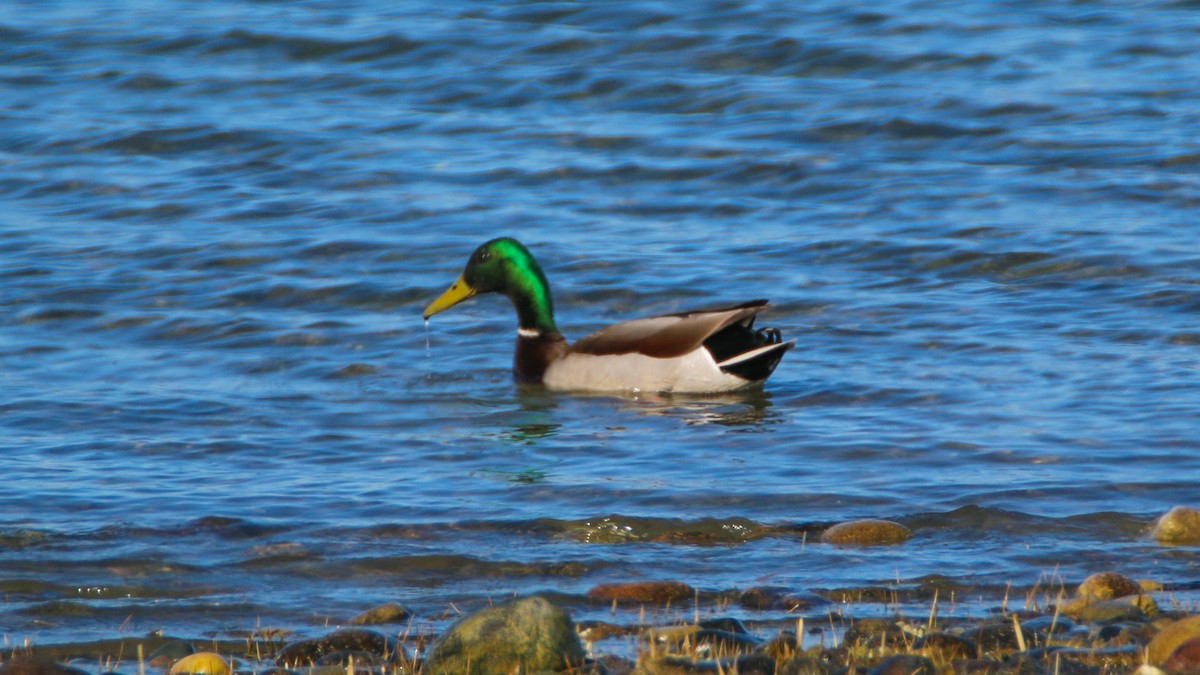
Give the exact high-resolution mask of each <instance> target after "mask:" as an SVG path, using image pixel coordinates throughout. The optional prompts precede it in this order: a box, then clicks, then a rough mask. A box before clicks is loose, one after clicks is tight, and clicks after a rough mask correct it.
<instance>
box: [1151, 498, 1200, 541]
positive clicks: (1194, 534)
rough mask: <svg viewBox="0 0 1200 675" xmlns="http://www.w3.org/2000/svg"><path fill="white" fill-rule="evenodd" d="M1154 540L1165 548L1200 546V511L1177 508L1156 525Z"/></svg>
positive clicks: (1166, 514)
mask: <svg viewBox="0 0 1200 675" xmlns="http://www.w3.org/2000/svg"><path fill="white" fill-rule="evenodd" d="M1154 539H1155V540H1156V541H1157V542H1158V543H1160V544H1163V545H1164V546H1200V511H1198V510H1196V509H1193V508H1192V507H1190V506H1176V507H1175V508H1173V509H1171V510H1170V511H1167V512H1166V513H1164V514H1163V515H1162V517H1161V518H1159V519H1158V522H1157V523H1155V524H1154Z"/></svg>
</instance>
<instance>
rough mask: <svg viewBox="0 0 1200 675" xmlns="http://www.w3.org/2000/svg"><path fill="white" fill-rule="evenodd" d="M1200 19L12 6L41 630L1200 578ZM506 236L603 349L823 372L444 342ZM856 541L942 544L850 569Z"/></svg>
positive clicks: (10, 400)
mask: <svg viewBox="0 0 1200 675" xmlns="http://www.w3.org/2000/svg"><path fill="white" fill-rule="evenodd" d="M1198 31H1200V11H1198V8H1197V7H1196V5H1195V4H1194V3H1187V2H1156V3H1147V4H1142V5H1139V6H1138V7H1137V8H1136V9H1133V8H1130V7H1129V6H1127V5H1126V4H1124V3H1106V2H1049V3H1047V2H1039V3H1031V2H987V3H961V4H929V3H923V2H903V3H894V4H892V5H879V4H878V3H871V4H863V5H855V4H853V3H850V4H847V3H844V2H837V3H834V2H810V3H802V4H800V5H798V4H797V3H791V2H717V1H712V2H699V3H688V4H686V5H684V4H681V3H659V2H649V1H638V2H629V3H619V4H612V3H572V2H563V3H523V2H486V3H484V2H455V1H444V2H436V3H434V2H404V3H390V2H371V1H369V0H359V1H350V2H347V1H345V0H339V1H338V2H304V3H287V4H278V3H269V2H251V1H248V0H247V1H235V0H227V1H212V2H184V3H153V2H137V1H135V0H130V1H128V2H117V1H112V0H109V1H105V2H95V3H79V2H58V3H43V2H36V3H35V2H7V3H3V4H0V203H2V204H3V210H2V212H0V277H2V278H3V279H2V286H0V289H2V291H0V305H2V308H3V309H2V311H0V430H2V437H0V445H2V448H0V451H2V456H0V471H2V473H3V477H2V479H0V590H3V591H4V593H5V598H6V602H5V603H4V604H3V606H0V627H3V632H4V634H5V636H6V639H7V640H9V641H10V643H13V644H17V643H21V642H23V641H25V640H30V641H33V642H43V643H45V642H55V641H62V640H73V639H84V638H92V637H112V636H114V635H116V634H118V633H123V632H127V631H134V632H139V631H140V632H144V631H147V630H153V629H157V628H161V627H163V626H167V627H169V628H170V632H172V633H176V634H212V635H217V636H228V635H237V634H239V631H249V630H253V629H254V628H255V627H256V626H278V627H282V628H286V629H289V630H294V631H297V632H299V633H302V634H303V633H319V632H321V631H323V630H325V629H326V627H327V626H329V625H332V624H336V623H338V622H341V621H344V620H345V619H346V618H348V617H349V616H352V615H353V614H355V613H357V612H358V611H361V610H363V609H366V608H367V607H370V606H372V605H375V604H380V603H383V602H390V601H396V602H401V603H404V604H406V605H408V606H410V607H411V608H413V609H414V611H415V612H416V613H417V615H418V617H420V621H421V622H423V623H421V625H422V626H426V625H427V626H430V627H432V628H433V629H436V627H437V626H440V625H441V623H440V622H441V621H442V620H443V619H445V618H446V614H444V612H445V611H446V608H447V607H448V606H451V605H452V604H453V606H454V607H458V608H462V609H469V608H472V607H477V606H480V605H482V604H483V603H486V602H487V601H488V600H489V599H493V598H497V597H504V596H507V595H510V594H513V593H528V592H535V591H540V592H550V593H553V594H555V597H556V598H557V599H558V600H559V601H560V602H562V603H563V604H565V605H567V606H568V607H570V608H572V610H573V612H574V613H575V614H576V616H577V617H588V616H602V617H605V618H606V619H608V620H615V621H621V620H629V621H636V620H637V615H636V613H634V614H632V615H629V616H626V617H625V618H624V619H622V618H621V617H616V618H614V617H613V616H612V615H610V614H609V611H608V610H609V608H608V606H607V605H602V606H593V605H592V604H591V603H590V602H589V601H588V600H587V599H586V598H585V597H584V593H585V592H586V591H587V589H589V588H591V587H592V586H594V585H596V584H599V583H606V582H612V581H624V580H637V579H678V580H682V581H686V582H687V583H690V584H692V585H693V586H695V587H696V588H697V589H699V590H700V591H701V592H702V594H705V595H703V600H704V602H707V603H712V604H715V601H713V600H712V598H715V597H717V596H719V595H720V594H723V593H728V592H732V591H736V590H737V589H744V588H747V587H750V586H755V585H761V584H764V583H770V584H772V585H782V586H787V587H790V588H793V589H796V590H797V591H805V590H821V591H828V590H833V591H836V590H838V589H854V588H862V587H893V588H913V587H916V586H918V585H919V584H920V583H921V581H922V580H923V579H926V578H927V577H929V576H931V575H942V576H943V577H946V578H950V579H954V580H956V583H958V584H960V585H961V587H962V588H964V589H970V590H971V593H972V594H974V595H977V596H980V597H982V598H984V600H983V601H982V602H983V603H984V604H985V605H986V604H987V603H988V602H993V600H992V599H994V598H997V597H999V596H1001V595H1003V593H1004V592H1005V588H1006V587H1007V585H1008V584H1010V583H1011V584H1013V585H1014V586H1016V587H1019V588H1021V587H1024V588H1028V587H1031V586H1033V585H1034V584H1037V583H1038V582H1039V580H1040V579H1043V576H1044V575H1050V576H1052V577H1055V578H1058V579H1060V580H1062V581H1063V582H1065V583H1067V584H1068V585H1069V584H1070V583H1074V582H1077V581H1079V580H1080V579H1082V578H1083V577H1084V576H1086V575H1087V574H1090V573H1092V572H1097V571H1102V570H1108V569H1112V570H1116V571H1120V572H1123V573H1126V574H1129V575H1131V576H1135V577H1138V578H1152V579H1156V580H1158V581H1161V582H1164V583H1167V584H1169V585H1171V584H1173V585H1178V586H1186V585H1188V584H1191V583H1192V582H1194V580H1195V579H1196V577H1197V574H1200V570H1198V566H1197V557H1196V555H1195V553H1196V552H1195V550H1194V549H1165V548H1161V547H1159V546H1157V545H1156V544H1155V543H1154V542H1153V541H1152V540H1151V539H1150V538H1149V537H1148V536H1147V529H1148V527H1149V526H1150V525H1151V524H1152V523H1153V521H1154V519H1155V518H1156V517H1157V516H1158V515H1159V514H1161V513H1162V512H1164V511H1166V510H1167V509H1168V508H1170V507H1172V506H1174V505H1177V504H1190V505H1193V506H1200V488H1198V487H1197V485H1198V480H1200V384H1198V379H1200V370H1198V367H1197V364H1198V360H1200V327H1198V325H1197V318H1198V317H1200V253H1198V252H1197V251H1198V249H1197V244H1196V242H1197V227H1196V208H1197V206H1198V205H1200V141H1197V139H1198V138H1200V107H1198V106H1197V103H1198V101H1200V60H1198V59H1196V58H1195V49H1194V47H1195V44H1196V38H1197V34H1198ZM499 235H510V236H515V237H517V238H519V239H521V240H522V241H524V242H525V243H526V244H527V245H528V246H529V247H530V248H531V249H532V250H533V252H534V253H535V255H537V256H538V258H539V260H540V261H541V262H542V265H543V266H544V267H545V269H546V271H547V274H548V276H549V278H550V280H551V283H552V285H553V290H554V293H555V302H556V308H557V310H558V323H559V325H560V327H561V328H563V330H564V332H566V333H567V335H568V337H574V338H578V337H582V336H583V335H585V334H586V333H588V332H590V331H592V330H595V329H597V328H600V327H602V326H604V325H607V324H608V323H611V322H615V321H619V320H624V319H629V318H636V317H638V316H647V315H653V314H659V313H667V312H675V311H681V310H685V309H688V308H691V307H695V306H711V305H718V304H727V303H733V302H740V301H744V300H750V299H754V298H758V297H769V298H771V299H772V301H773V303H774V305H775V307H774V309H773V310H772V311H771V312H769V313H768V314H766V315H764V317H763V319H762V323H763V324H764V325H773V326H776V327H779V328H780V329H781V330H782V331H783V333H784V336H785V338H787V339H795V340H797V341H798V347H797V348H796V349H795V350H793V351H792V352H791V353H789V355H788V356H787V357H786V358H785V360H784V362H783V364H782V365H781V366H780V368H779V369H778V371H777V372H776V374H775V376H774V377H773V378H772V380H771V381H770V382H769V383H768V384H767V386H766V388H765V389H764V390H763V391H762V392H759V393H751V394H748V395H742V396H738V397H732V398H719V399H681V398H669V399H659V398H656V397H642V398H640V399H624V398H617V397H607V396H590V397H580V396H571V395H563V394H556V393H547V392H544V391H540V390H538V389H536V388H533V389H530V388H520V387H518V386H516V385H515V384H514V383H513V382H512V380H511V376H510V372H509V369H510V365H511V357H512V354H511V352H512V343H513V339H514V328H515V318H514V317H513V315H512V311H511V308H510V307H509V305H508V304H507V301H505V300H503V299H500V298H496V297H481V298H478V299H476V300H474V301H472V302H471V303H468V304H466V305H463V306H460V307H457V308H455V309H454V310H453V311H451V312H448V313H446V314H444V315H439V316H437V317H435V318H434V320H433V322H432V323H431V325H430V326H428V327H426V326H425V325H424V323H423V322H422V320H421V310H422V309H423V308H424V307H425V306H426V305H427V304H428V302H429V301H430V300H431V299H432V298H434V297H436V296H437V294H438V293H440V292H441V291H442V290H443V289H444V288H445V287H446V286H447V285H448V284H449V283H450V282H451V281H452V280H453V279H454V278H455V276H456V275H457V274H458V273H459V272H460V271H461V268H462V265H463V264H464V263H465V261H466V258H467V256H468V255H469V254H470V252H471V251H472V250H473V248H474V247H475V246H476V245H478V244H479V243H482V242H483V241H485V240H487V239H490V238H492V237H495V236H499ZM863 517H868V518H888V519H893V520H898V521H900V522H902V523H904V524H906V525H907V526H909V527H910V528H911V529H912V530H913V534H914V537H913V539H912V541H910V542H909V543H908V544H905V545H903V546H901V547H899V548H891V549H862V550H860V549H842V548H836V547H831V546H826V545H822V544H820V543H818V542H817V541H816V535H817V534H819V532H820V531H821V529H822V528H823V527H825V526H827V525H829V524H832V523H835V522H839V521H843V520H848V519H853V518H863ZM965 594H966V593H965V592H964V595H965ZM62 603H68V604H67V605H65V606H67V607H68V608H69V609H68V610H67V611H62V610H61V608H62V607H63V606H64V605H63V604H62ZM730 611H734V612H737V611H739V610H737V608H736V607H735V608H734V609H733V610H730ZM844 611H849V612H850V613H854V612H855V611H858V610H856V609H855V608H853V607H850V608H848V609H845V610H844ZM863 611H865V610H863ZM745 615H746V616H747V618H751V619H769V618H772V616H773V615H769V613H768V614H763V613H755V612H745Z"/></svg>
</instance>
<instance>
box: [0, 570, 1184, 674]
mask: <svg viewBox="0 0 1200 675" xmlns="http://www.w3.org/2000/svg"><path fill="white" fill-rule="evenodd" d="M964 590H968V589H965V588H963V587H961V586H960V585H956V583H955V582H953V581H952V580H945V579H943V580H940V581H939V580H931V581H929V582H928V583H926V584H923V585H921V586H918V587H913V588H907V589H890V590H889V589H882V588H878V589H850V590H842V591H826V592H823V593H794V592H791V591H790V590H789V589H784V588H779V587H771V586H762V587H755V588H751V589H747V590H745V591H742V592H741V593H740V595H735V594H733V593H727V594H721V595H717V596H715V597H714V596H713V595H712V594H701V593H698V592H696V591H695V590H694V589H692V588H691V587H690V586H687V585H686V584H683V583H682V582H678V581H666V582H634V583H625V584H605V585H601V586H597V587H595V588H593V589H592V591H590V592H589V593H588V598H587V599H586V603H587V604H582V603H580V602H579V601H578V600H572V599H571V598H568V597H565V596H557V597H556V596H554V594H552V593H551V594H548V595H547V596H546V597H548V598H550V599H549V600H546V599H545V598H544V597H543V596H542V595H538V594H533V595H528V596H521V597H519V598H514V599H508V600H506V601H503V602H499V601H498V602H497V603H496V604H494V605H492V606H490V607H484V608H481V609H478V610H476V611H473V612H467V613H464V615H463V616H462V617H461V618H459V619H458V620H457V621H456V622H455V623H453V624H452V625H450V626H447V627H446V628H445V629H444V630H442V631H440V633H439V632H436V631H433V630H430V629H429V628H428V627H432V626H433V622H434V621H435V619H434V618H432V617H415V616H412V615H411V614H407V613H406V611H405V610H404V608H402V607H400V606H398V605H385V606H381V607H376V608H372V609H371V610H368V611H367V612H364V613H363V614H362V615H360V616H359V617H356V618H355V619H353V620H351V621H348V622H346V624H345V625H341V626H331V627H330V628H329V629H328V630H326V631H324V633H323V634H322V635H320V636H318V637H312V638H294V637H292V636H293V635H294V634H291V633H288V632H287V631H282V630H279V629H264V630H263V631H261V632H260V633H259V634H257V635H253V634H250V635H247V636H245V637H244V638H241V639H238V638H236V637H232V636H223V637H220V638H218V637H214V636H206V637H199V638H188V637H175V636H172V635H171V634H170V633H171V632H170V631H155V632H154V633H153V634H151V635H147V636H141V637H117V638H112V639H105V640H92V641H84V642H78V643H73V642H65V643H53V644H32V645H29V646H27V647H26V646H21V647H14V646H10V647H9V648H8V649H6V650H5V653H4V655H3V656H4V663H3V665H0V675H80V673H89V674H91V673H118V674H120V675H134V674H137V675H142V674H144V673H170V674H171V675H183V674H184V673H189V672H194V673H197V674H199V675H229V674H230V673H267V672H270V673H274V674H275V675H285V674H286V673H299V674H301V675H335V674H336V673H340V672H360V673H361V672H374V673H381V674H392V673H418V674H433V673H437V674H441V673H457V672H469V673H493V672H496V673H500V672H512V671H511V666H505V665H503V664H504V663H506V662H505V661H504V659H505V658H517V659H522V658H526V657H524V656H520V654H521V653H523V652H520V649H525V648H527V647H528V645H524V646H522V645H521V644H518V643H522V641H523V640H524V637H523V636H525V635H529V634H539V635H545V634H549V633H553V632H554V631H553V630H549V629H547V628H546V624H544V622H545V621H551V623H552V624H555V625H559V626H561V627H563V628H561V629H560V630H559V633H560V635H559V638H561V639H560V644H559V646H555V647H546V646H545V645H539V646H537V647H528V649H530V650H532V651H530V652H529V653H534V652H538V653H547V651H549V652H551V653H554V654H557V656H552V657H551V659H552V660H554V659H557V660H556V661H554V663H557V664H558V667H556V668H549V669H546V668H543V669H541V671H545V672H574V673H590V674H593V675H599V674H612V675H619V674H635V673H636V674H639V675H657V674H663V673H710V672H711V673H718V672H723V673H731V674H732V673H792V674H800V673H822V674H826V675H832V674H836V673H873V674H880V675H899V674H900V673H916V672H920V673H1009V672H1012V673H1038V672H1047V673H1080V674H1107V673H1130V672H1134V671H1137V672H1141V673H1144V674H1146V675H1152V674H1153V673H1156V672H1166V673H1169V674H1170V673H1183V672H1191V671H1192V670H1197V669H1200V604H1198V599H1197V598H1194V597H1193V598H1190V599H1189V598H1186V597H1183V596H1186V595H1187V594H1188V593H1190V592H1192V591H1195V590H1196V589H1195V588H1194V587H1192V586H1190V585H1189V586H1181V587H1179V588H1177V589H1170V588H1163V587H1162V586H1161V585H1158V584H1154V583H1152V582H1145V581H1142V582H1138V581H1134V580H1132V579H1130V578H1128V577H1125V576H1123V575H1120V574H1116V573H1112V572H1101V573H1097V574H1094V575H1092V576H1090V577H1088V579H1086V580H1085V581H1084V582H1083V583H1081V584H1079V585H1078V586H1077V587H1076V588H1074V589H1068V588H1067V587H1065V585H1064V584H1063V583H1062V581H1061V580H1053V579H1052V580H1049V581H1047V580H1039V581H1038V582H1036V583H1035V584H1033V585H1032V586H1029V587H1024V588H1019V587H1018V588H1011V589H1010V592H1009V593H1007V594H1006V595H1005V596H1004V597H1001V598H996V599H995V602H989V600H990V599H991V598H984V597H980V598H978V599H977V600H973V601H969V602H968V601H964V600H963V599H962V598H961V596H959V598H958V599H957V600H956V599H955V596H956V595H958V594H959V593H960V592H962V591H964ZM968 592H970V591H968ZM888 593H891V595H890V597H882V596H886V595H887V594H888ZM930 594H932V595H930ZM839 596H840V597H839ZM879 600H883V602H879ZM530 605H533V606H535V607H536V611H535V612H534V614H535V615H537V614H538V613H539V612H540V614H541V615H538V616H534V617H532V618H531V617H530V616H525V615H524V614H528V607H527V606H530ZM601 605H608V606H609V607H610V609H609V612H610V616H611V617H612V620H611V621H605V620H596V619H581V620H578V621H575V620H573V619H572V618H571V614H572V612H574V613H576V614H580V613H585V612H580V611H579V610H580V609H583V608H590V609H595V608H596V607H597V606H601ZM514 608H519V609H514ZM902 608H903V609H902ZM964 610H965V611H964ZM510 611H511V612H515V614H514V615H511V616H510V615H507V614H504V613H505V612H510ZM497 615H502V616H501V618H497ZM518 615H520V616H518ZM688 615H690V616H688ZM547 617H549V618H547ZM748 617H749V618H748ZM476 620H478V621H483V622H484V623H488V624H489V625H492V626H493V628H494V626H495V625H500V624H503V625H505V626H509V628H511V630H510V631H509V632H508V633H503V631H502V634H501V635H499V636H497V635H491V636H477V637H471V638H469V639H464V638H461V636H460V635H459V634H460V633H461V631H462V630H463V627H464V626H467V625H469V624H471V623H472V622H473V621H476ZM529 621H532V622H533V623H532V624H530V623H521V622H529ZM497 622H499V623H497ZM513 622H515V623H513ZM484 632H485V633H486V632H487V631H484ZM484 639H490V640H496V639H499V640H500V641H501V642H500V643H499V644H497V643H494V642H493V643H482V644H475V643H473V642H472V641H474V640H484ZM447 644H452V645H453V646H452V647H447V646H446V645H447ZM510 648H515V649H517V650H518V655H517V656H515V657H513V656H511V655H509V656H505V655H504V654H502V653H501V652H503V651H504V650H506V649H510ZM439 650H440V651H439ZM447 650H449V651H451V652H454V653H456V654H457V653H459V652H461V653H465V654H468V655H473V658H474V659H475V665H471V666H463V665H461V663H459V662H453V661H451V662H447V661H446V659H447V658H449V657H447V656H446V654H444V653H441V652H446V651H447ZM210 653H212V654H216V655H217V656H216V657H210V656H205V655H207V654H210ZM439 653H440V656H439ZM197 655H198V656H197ZM481 655H486V656H481ZM205 658H208V659H209V661H208V662H206V663H204V664H203V665H202V666H195V665H190V666H189V665H187V664H188V663H193V664H194V663H196V662H198V661H199V662H203V661H204V659H205ZM213 658H215V659H216V660H213ZM188 659H191V661H189V660H188ZM492 661H496V664H499V665H496V664H492V663H491V662H492ZM480 662H488V664H487V665H485V666H479V667H481V668H483V669H479V670H476V669H473V668H476V667H477V666H478V664H479V663H480ZM455 664H458V665H455ZM1147 664H1148V665H1147ZM492 665H496V668H498V669H488V668H491V667H492ZM463 668H467V669H466V670H463ZM1158 669H1161V671H1160V670H1158ZM541 671H526V670H521V671H520V672H541Z"/></svg>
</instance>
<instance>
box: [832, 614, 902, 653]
mask: <svg viewBox="0 0 1200 675" xmlns="http://www.w3.org/2000/svg"><path fill="white" fill-rule="evenodd" d="M903 641H904V631H903V630H901V628H900V626H899V624H897V623H896V622H895V621H892V620H891V619H859V620H858V621H855V622H854V623H853V624H851V625H850V627H849V628H848V629H846V634H845V635H844V636H843V637H842V644H843V645H845V646H847V647H857V646H870V647H880V646H886V647H895V646H896V645H899V644H900V643H901V642H903Z"/></svg>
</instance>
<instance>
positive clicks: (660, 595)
mask: <svg viewBox="0 0 1200 675" xmlns="http://www.w3.org/2000/svg"><path fill="white" fill-rule="evenodd" d="M587 594H588V597H589V598H594V599H596V600H609V601H615V602H617V603H618V604H641V605H666V604H670V603H677V602H681V601H683V600H690V599H691V598H693V597H695V595H696V589H694V588H692V587H691V586H689V585H687V584H685V583H683V582H681V581H634V582H630V583H617V584H600V585H599V586H594V587H592V589H591V590H589V591H588V592H587Z"/></svg>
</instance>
